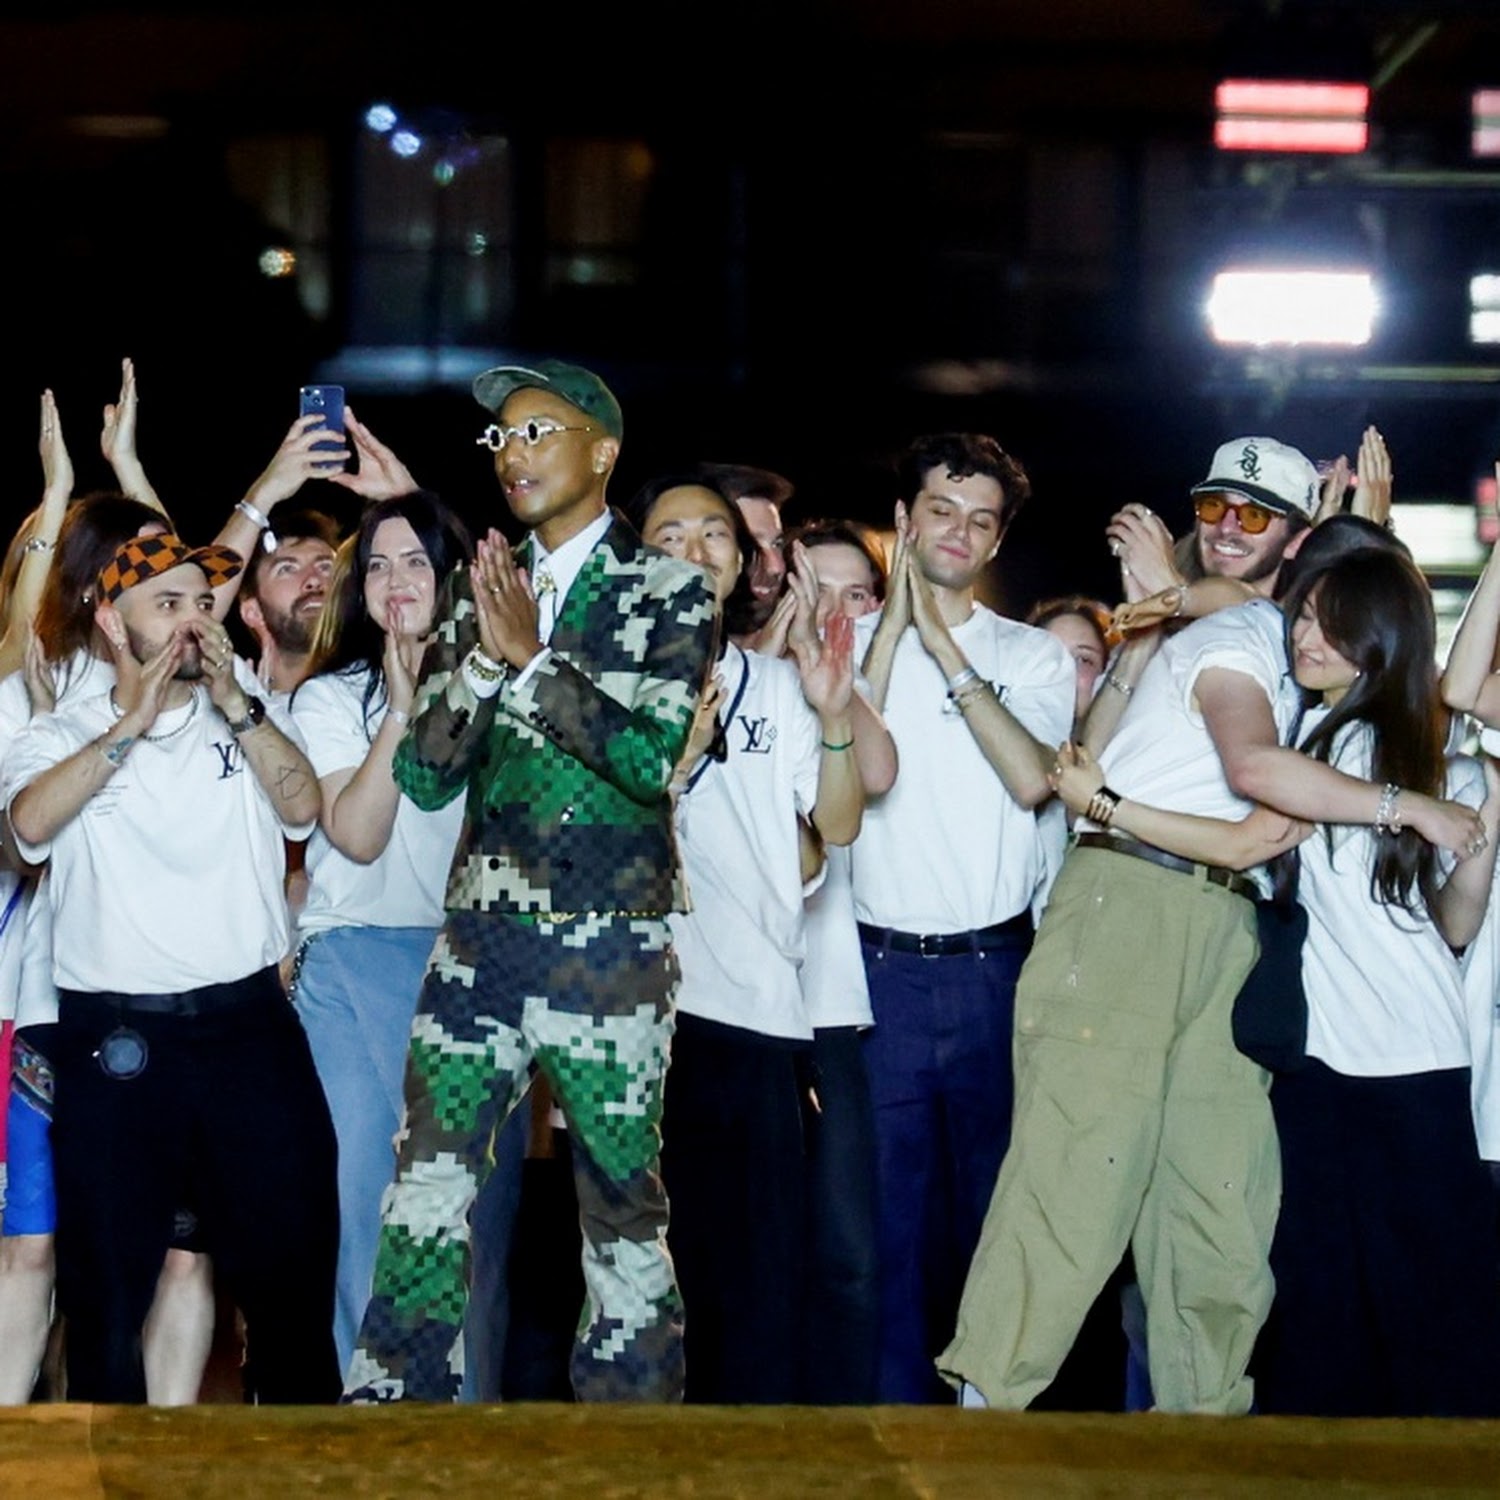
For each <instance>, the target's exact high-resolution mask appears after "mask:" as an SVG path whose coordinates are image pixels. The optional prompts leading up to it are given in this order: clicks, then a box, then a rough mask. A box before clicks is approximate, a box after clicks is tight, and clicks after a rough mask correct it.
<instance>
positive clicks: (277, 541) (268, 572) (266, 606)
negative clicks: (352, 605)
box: [239, 506, 339, 702]
mask: <svg viewBox="0 0 1500 1500" xmlns="http://www.w3.org/2000/svg"><path fill="white" fill-rule="evenodd" d="M338 540H339V533H338V526H337V524H336V523H335V522H334V521H333V519H332V518H331V517H329V516H327V515H325V514H324V513H323V512H322V511H318V510H308V509H297V510H290V509H287V508H286V507H285V506H282V507H278V509H277V510H276V512H275V514H274V519H273V520H272V521H271V529H270V530H268V531H266V532H265V533H264V534H263V535H262V537H261V544H260V546H258V547H257V548H256V549H255V550H254V552H252V554H251V556H250V561H249V563H248V564H247V565H246V567H245V577H244V580H243V582H242V583H241V585H240V594H239V605H240V619H241V620H242V621H243V622H244V624H245V627H246V629H248V630H249V632H250V633H251V635H253V636H254V637H255V642H256V646H257V652H256V656H257V664H256V675H257V676H258V677H259V678H260V681H261V685H262V686H263V687H264V688H266V689H267V691H268V692H269V693H270V694H272V696H273V701H275V700H276V699H277V698H278V697H279V699H280V701H282V702H284V701H285V699H286V697H287V695H289V694H290V693H291V692H292V690H293V689H294V688H295V687H296V686H297V685H298V684H299V683H300V682H301V681H302V679H303V678H304V677H305V676H306V675H307V666H308V662H309V660H310V659H311V655H312V642H313V632H314V631H315V630H316V629H317V624H318V616H319V614H320V613H321V612H322V609H323V598H324V595H325V594H326V593H327V591H328V580H329V578H330V576H331V575H332V573H333V554H334V548H335V547H336V546H337V545H338Z"/></svg>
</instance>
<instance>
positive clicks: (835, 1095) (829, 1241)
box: [799, 1026, 880, 1406]
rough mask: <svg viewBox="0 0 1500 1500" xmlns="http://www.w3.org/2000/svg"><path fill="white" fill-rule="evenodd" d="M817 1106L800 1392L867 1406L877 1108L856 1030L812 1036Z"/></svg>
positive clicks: (875, 1340)
mask: <svg viewBox="0 0 1500 1500" xmlns="http://www.w3.org/2000/svg"><path fill="white" fill-rule="evenodd" d="M812 1056H813V1086H814V1087H815V1088H816V1090H817V1097H818V1108H817V1110H816V1111H815V1112H814V1113H813V1114H812V1115H811V1117H810V1120H809V1127H810V1128H809V1130H808V1137H807V1152H808V1155H807V1166H808V1187H807V1220H808V1232H807V1318H806V1321H805V1323H804V1327H803V1352H802V1393H801V1395H800V1397H799V1400H802V1401H805V1402H807V1403H809V1404H810V1405H814V1406H830V1405H851V1406H869V1405H871V1404H873V1402H874V1400H875V1376H876V1366H877V1362H878V1359H879V1353H880V1349H879V1335H880V1262H879V1258H878V1256H877V1254H876V1248H875V1247H876V1225H877V1220H876V1212H875V1111H874V1109H873V1107H872V1106H871V1103H870V1079H869V1075H868V1074H867V1073H866V1072H865V1054H864V1041H863V1039H862V1037H861V1035H860V1031H859V1028H858V1027H855V1026H825V1027H820V1028H819V1029H818V1030H816V1031H814V1033H813V1053H812Z"/></svg>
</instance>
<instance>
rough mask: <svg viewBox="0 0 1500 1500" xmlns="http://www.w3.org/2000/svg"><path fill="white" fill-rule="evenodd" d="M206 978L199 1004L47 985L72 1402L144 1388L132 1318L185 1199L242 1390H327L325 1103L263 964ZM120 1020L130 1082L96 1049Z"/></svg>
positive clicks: (331, 1177)
mask: <svg viewBox="0 0 1500 1500" xmlns="http://www.w3.org/2000/svg"><path fill="white" fill-rule="evenodd" d="M215 988H216V989H231V990H233V991H234V993H233V995H232V996H230V997H229V999H228V1000H227V1002H224V1003H216V1004H215V1006H214V1007H213V1008H211V1009H208V1010H206V1011H204V1012H203V1013H200V1014H170V1013H161V1012H158V1011H148V1010H142V1009H138V1008H134V1007H133V1006H132V1004H131V998H132V997H128V996H106V995H94V994H87V993H82V992H78V991H64V992H63V994H62V997H61V1004H60V1016H59V1022H58V1030H57V1035H56V1039H55V1044H54V1056H53V1059H52V1061H53V1067H54V1071H55V1075H56V1096H55V1100H54V1108H53V1122H52V1143H53V1158H54V1166H55V1171H56V1174H57V1200H58V1226H57V1296H58V1305H59V1308H60V1310H61V1311H62V1313H63V1315H64V1317H65V1318H66V1319H67V1326H68V1394H69V1398H70V1399H72V1400H75V1401H93V1402H132V1401H134V1402H138V1401H142V1400H144V1399H145V1377H144V1372H143V1368H142V1363H141V1326H142V1324H143V1323H144V1321H145V1318H146V1314H147V1311H148V1310H149V1308H150V1306H151V1299H152V1296H153V1294H154V1292H155V1288H156V1281H157V1277H158V1275H159V1274H160V1272H161V1267H162V1259H163V1256H164V1255H165V1253H166V1250H167V1248H168V1247H169V1246H170V1245H171V1244H172V1243H173V1241H174V1238H175V1237H176V1228H177V1226H175V1225H174V1220H175V1219H176V1218H177V1216H178V1212H179V1210H180V1209H181V1208H182V1206H183V1205H185V1204H186V1205H190V1206H191V1207H192V1209H193V1211H194V1212H195V1213H196V1215H197V1217H198V1220H199V1225H198V1229H199V1238H198V1241H197V1243H199V1244H201V1246H202V1248H203V1249H205V1250H206V1251H208V1253H209V1254H211V1255H212V1256H213V1259H214V1273H215V1278H216V1280H217V1281H218V1283H219V1285H220V1286H221V1287H222V1288H223V1289H224V1290H225V1292H226V1293H227V1294H228V1296H229V1297H230V1298H231V1299H232V1300H233V1301H234V1303H235V1304H236V1305H237V1306H238V1307H239V1309H240V1311H241V1313H242V1314H243V1315H244V1319H245V1328H246V1339H247V1353H248V1377H247V1378H248V1384H249V1387H250V1389H249V1392H248V1394H249V1395H250V1396H251V1397H252V1399H256V1400H259V1401H264V1402H324V1401H327V1402H332V1401H336V1400H337V1399H338V1395H339V1390H340V1381H339V1370H338V1360H337V1356H336V1355H335V1353H334V1347H333V1332H332V1330H333V1285H334V1266H335V1263H336V1260H337V1255H338V1200H337V1194H336V1188H335V1152H336V1146H335V1142H334V1135H333V1127H332V1124H331V1123H330V1121H329V1117H328V1107H327V1105H326V1103H325V1102H324V1099H323V1092H322V1089H321V1088H320V1087H319V1084H318V1079H317V1074H316V1073H315V1072H314V1071H313V1064H312V1056H311V1054H310V1052H309V1051H308V1046H307V1039H306V1037H305V1036H304V1034H303V1031H302V1027H301V1026H300V1025H299V1024H298V1021H297V1018H296V1015H295V1014H294V1012H293V1010H292V1007H291V1005H290V1004H289V1003H288V1002H287V1000H286V997H285V995H284V994H283V992H282V989H281V985H280V982H279V981H278V979H277V977H276V971H275V970H274V969H267V970H265V971H263V972H262V973H261V974H258V975H252V976H250V978H249V979H246V980H244V981H241V982H240V983H239V984H238V985H235V986H219V987H215ZM221 999H222V997H221ZM189 1003H190V1004H191V1002H189ZM121 1027H124V1028H127V1029H128V1030H129V1031H131V1032H133V1033H135V1035H136V1036H137V1037H138V1038H139V1039H140V1040H142V1041H143V1042H144V1043H145V1048H146V1052H147V1057H146V1063H145V1067H144V1069H143V1070H142V1071H141V1072H140V1073H139V1074H138V1075H137V1076H135V1077H128V1078H122V1077H111V1076H109V1075H108V1074H107V1073H106V1072H105V1071H104V1069H103V1067H102V1066H101V1058H100V1057H99V1056H98V1055H97V1054H98V1053H99V1052H100V1049H101V1047H102V1045H103V1043H104V1042H105V1039H106V1038H107V1037H109V1036H110V1034H111V1033H114V1032H117V1031H118V1030H119V1029H120V1028H121ZM107 1056H108V1053H107V1052H106V1057H107Z"/></svg>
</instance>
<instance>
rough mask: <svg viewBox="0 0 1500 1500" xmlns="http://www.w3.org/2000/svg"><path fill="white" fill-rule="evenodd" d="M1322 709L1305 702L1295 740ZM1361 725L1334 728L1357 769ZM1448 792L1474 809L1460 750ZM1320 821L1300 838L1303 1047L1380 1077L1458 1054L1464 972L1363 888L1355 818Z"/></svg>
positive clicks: (1470, 770)
mask: <svg viewBox="0 0 1500 1500" xmlns="http://www.w3.org/2000/svg"><path fill="white" fill-rule="evenodd" d="M1325 717H1326V711H1325V710H1322V709H1318V710H1316V711H1310V712H1309V713H1308V716H1307V721H1306V723H1305V724H1304V726H1303V734H1302V738H1303V740H1304V741H1305V740H1306V738H1307V736H1308V735H1309V734H1311V733H1312V731H1313V730H1314V729H1315V728H1316V727H1317V725H1318V724H1320V723H1321V722H1322V720H1323V719H1324V718H1325ZM1370 750H1371V735H1370V731H1369V729H1368V728H1367V727H1365V726H1363V725H1356V726H1352V727H1351V728H1350V729H1349V730H1348V731H1346V732H1345V733H1344V734H1342V735H1341V736H1340V737H1339V742H1338V744H1337V745H1336V747H1335V754H1334V757H1333V764H1334V765H1336V766H1337V767H1338V769H1339V770H1341V771H1346V772H1348V774H1349V775H1351V776H1358V777H1360V778H1362V779H1368V777H1369V774H1370ZM1447 795H1448V796H1449V797H1451V798H1454V799H1455V800H1457V801H1460V802H1464V803H1467V804H1468V805H1469V806H1470V807H1477V806H1479V804H1480V803H1481V802H1482V801H1483V800H1484V778H1483V774H1482V773H1481V772H1480V769H1479V767H1478V765H1477V764H1476V763H1475V762H1474V761H1473V760H1471V759H1469V758H1468V757H1467V756H1456V757H1453V758H1451V759H1450V761H1449V771H1448V789H1447ZM1328 831H1329V830H1328V829H1326V828H1325V827H1323V826H1319V828H1318V829H1317V831H1316V832H1315V833H1314V834H1313V836H1312V837H1311V838H1310V839H1307V840H1306V841H1304V842H1303V844H1302V845H1301V856H1302V876H1301V881H1300V884H1299V887H1298V897H1299V899H1300V900H1301V902H1302V904H1303V906H1305V907H1306V908H1307V918H1308V933H1307V944H1306V946H1305V947H1304V949H1303V951H1302V983H1303V987H1304V988H1305V989H1306V991H1307V1010H1308V1017H1307V1052H1308V1056H1310V1057H1316V1058H1317V1059H1319V1061H1321V1062H1324V1063H1326V1064H1327V1065H1328V1066H1329V1067H1330V1068H1332V1069H1333V1070H1334V1071H1335V1072H1337V1073H1343V1074H1345V1075H1347V1076H1350V1077H1356V1078H1384V1077H1392V1076H1397V1075H1401V1074H1407V1073H1427V1072H1433V1071H1435V1070H1437V1069H1439V1068H1462V1067H1467V1066H1468V1064H1469V1050H1470V1049H1469V1023H1468V1015H1467V1000H1466V998H1465V994H1464V984H1463V975H1462V971H1461V968H1460V965H1459V962H1458V960H1457V959H1456V958H1455V957H1454V956H1453V953H1452V951H1451V950H1450V949H1449V947H1448V945H1447V944H1446V943H1445V942H1444V941H1443V937H1442V934H1441V933H1440V932H1439V931H1438V929H1437V926H1436V924H1435V923H1434V922H1433V921H1432V920H1431V919H1430V918H1428V917H1426V916H1425V915H1413V914H1411V913H1409V912H1404V911H1402V910H1401V909H1400V908H1399V907H1391V906H1385V905H1383V904H1382V903H1381V902H1379V901H1377V900H1375V899H1374V897H1373V896H1372V895H1371V893H1370V871H1371V869H1372V868H1373V864H1374V859H1375V853H1376V841H1377V839H1378V838H1380V837H1381V835H1379V834H1377V833H1376V832H1375V831H1374V829H1372V828H1368V827H1364V826H1362V825H1352V824H1339V825H1334V826H1333V827H1332V830H1331V831H1332V834H1333V845H1332V849H1331V850H1330V848H1329V841H1328V837H1327V833H1328Z"/></svg>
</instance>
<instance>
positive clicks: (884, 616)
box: [880, 500, 912, 631]
mask: <svg viewBox="0 0 1500 1500" xmlns="http://www.w3.org/2000/svg"><path fill="white" fill-rule="evenodd" d="M910 554H911V540H910V526H909V524H908V518H907V514H906V506H905V505H903V504H902V503H901V502H900V501H899V500H898V501H897V502H896V545H895V546H894V547H893V548H892V550H891V571H890V577H889V578H888V579H887V580H886V594H885V604H884V605H883V606H882V608H881V615H880V620H881V624H882V625H884V624H886V622H887V621H889V623H890V628H891V629H894V630H898V631H900V630H905V629H906V627H907V626H908V625H910V624H911V623H912V619H911V589H910V588H909V587H908V581H907V558H908V557H909V556H910Z"/></svg>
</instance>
